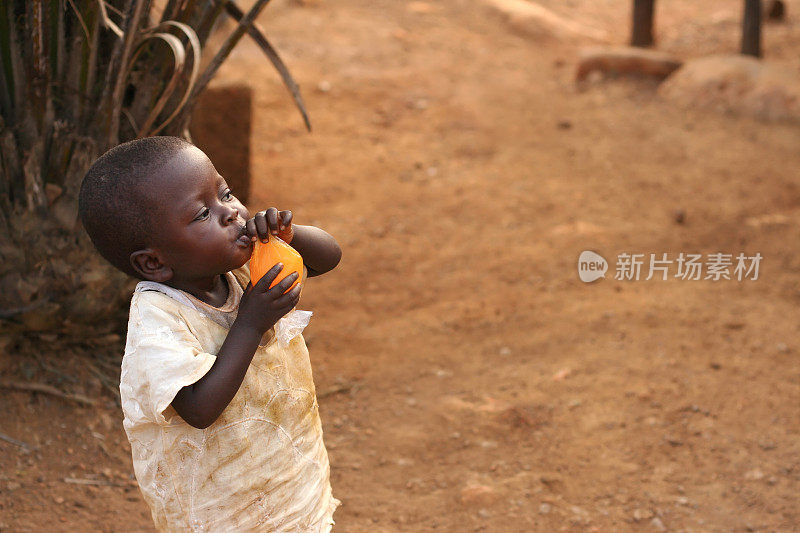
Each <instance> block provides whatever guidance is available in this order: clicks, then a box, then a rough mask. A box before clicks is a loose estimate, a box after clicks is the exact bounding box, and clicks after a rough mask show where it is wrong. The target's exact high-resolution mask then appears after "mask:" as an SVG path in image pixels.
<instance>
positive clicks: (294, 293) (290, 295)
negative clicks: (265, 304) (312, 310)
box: [275, 284, 301, 309]
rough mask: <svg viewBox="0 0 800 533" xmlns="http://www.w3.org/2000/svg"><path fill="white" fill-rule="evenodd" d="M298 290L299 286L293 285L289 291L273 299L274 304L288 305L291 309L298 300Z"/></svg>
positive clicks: (299, 289)
mask: <svg viewBox="0 0 800 533" xmlns="http://www.w3.org/2000/svg"><path fill="white" fill-rule="evenodd" d="M300 291H301V287H300V285H299V284H298V285H297V287H295V288H294V289H292V290H290V291H289V292H287V293H286V294H284V295H283V296H281V297H280V298H278V299H277V300H275V305H279V306H280V307H282V308H283V307H288V308H289V309H291V308H292V307H294V306H295V305H297V302H298V300H300Z"/></svg>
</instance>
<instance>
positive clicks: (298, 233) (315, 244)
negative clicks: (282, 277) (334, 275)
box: [290, 224, 342, 277]
mask: <svg viewBox="0 0 800 533" xmlns="http://www.w3.org/2000/svg"><path fill="white" fill-rule="evenodd" d="M292 230H293V233H294V237H293V238H292V240H291V242H290V244H291V245H292V248H294V249H295V250H297V252H298V253H299V254H300V255H301V256H302V257H303V263H305V265H306V268H307V269H308V276H309V277H311V276H319V275H320V274H324V273H325V272H328V271H330V270H333V269H334V268H336V265H338V264H339V261H340V260H341V258H342V249H341V248H340V247H339V243H337V242H336V239H334V238H333V237H332V236H331V235H330V234H329V233H328V232H326V231H324V230H322V229H320V228H317V227H314V226H300V225H298V224H292Z"/></svg>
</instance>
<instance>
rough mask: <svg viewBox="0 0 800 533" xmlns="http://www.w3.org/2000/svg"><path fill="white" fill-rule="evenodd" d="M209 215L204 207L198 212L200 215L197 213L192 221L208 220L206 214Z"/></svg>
mask: <svg viewBox="0 0 800 533" xmlns="http://www.w3.org/2000/svg"><path fill="white" fill-rule="evenodd" d="M209 213H210V211H209V210H208V208H207V207H204V208H203V210H202V211H200V213H198V215H197V216H196V217H195V218H194V219H195V220H205V219H207V218H208V214H209Z"/></svg>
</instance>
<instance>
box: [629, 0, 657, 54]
mask: <svg viewBox="0 0 800 533" xmlns="http://www.w3.org/2000/svg"><path fill="white" fill-rule="evenodd" d="M655 3H656V2H655V0H633V32H632V34H631V45H633V46H641V47H648V46H652V45H653V14H654V12H655Z"/></svg>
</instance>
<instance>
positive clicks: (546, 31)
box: [484, 0, 607, 41]
mask: <svg viewBox="0 0 800 533" xmlns="http://www.w3.org/2000/svg"><path fill="white" fill-rule="evenodd" d="M484 2H486V4H487V5H488V6H489V7H491V8H492V9H494V10H495V11H497V12H498V13H500V14H501V15H502V16H503V17H504V18H505V19H506V20H507V21H508V24H509V25H510V26H511V27H512V28H513V29H514V30H516V31H518V32H520V33H522V34H523V35H527V36H529V37H533V38H537V39H543V38H554V39H558V40H589V41H606V40H607V35H606V33H605V32H604V31H603V30H600V29H597V28H592V27H589V26H586V25H584V24H580V23H578V22H575V21H573V20H569V19H566V18H564V17H562V16H561V15H558V14H557V13H554V12H553V11H550V10H549V9H547V8H546V7H544V6H541V5H539V4H536V3H534V2H530V1H528V0H484Z"/></svg>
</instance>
